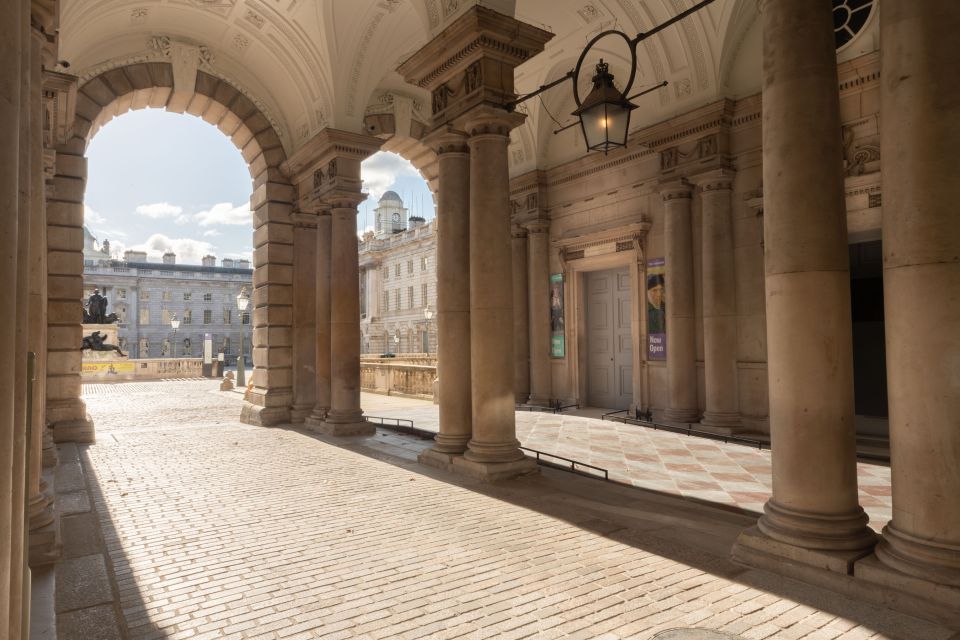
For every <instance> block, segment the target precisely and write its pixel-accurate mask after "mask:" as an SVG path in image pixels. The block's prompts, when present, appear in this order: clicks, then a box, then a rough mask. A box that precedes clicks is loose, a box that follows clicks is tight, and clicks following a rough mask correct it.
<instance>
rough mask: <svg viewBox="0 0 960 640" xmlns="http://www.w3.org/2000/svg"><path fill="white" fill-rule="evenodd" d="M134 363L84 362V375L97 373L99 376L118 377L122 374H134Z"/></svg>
mask: <svg viewBox="0 0 960 640" xmlns="http://www.w3.org/2000/svg"><path fill="white" fill-rule="evenodd" d="M133 371H134V368H133V363H132V362H84V363H83V368H82V372H83V373H95V374H98V375H118V374H121V373H133Z"/></svg>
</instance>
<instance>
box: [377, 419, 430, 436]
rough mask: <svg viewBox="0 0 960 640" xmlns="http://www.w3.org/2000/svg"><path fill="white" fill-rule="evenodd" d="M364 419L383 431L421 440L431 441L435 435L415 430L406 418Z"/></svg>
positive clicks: (424, 430)
mask: <svg viewBox="0 0 960 640" xmlns="http://www.w3.org/2000/svg"><path fill="white" fill-rule="evenodd" d="M364 418H365V419H366V421H367V422H373V423H375V424H378V425H380V426H381V427H384V428H385V429H391V430H393V431H398V432H400V433H406V434H408V435H411V436H417V437H418V438H422V439H424V440H433V438H434V436H436V435H437V434H436V433H434V432H433V431H427V430H426V429H418V428H416V427H415V426H413V420H408V419H406V418H385V417H383V416H364Z"/></svg>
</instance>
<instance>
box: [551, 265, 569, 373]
mask: <svg viewBox="0 0 960 640" xmlns="http://www.w3.org/2000/svg"><path fill="white" fill-rule="evenodd" d="M566 353H567V349H566V341H565V338H564V332H563V274H562V273H555V274H553V275H551V276H550V357H552V358H563V357H564V356H565V355H566Z"/></svg>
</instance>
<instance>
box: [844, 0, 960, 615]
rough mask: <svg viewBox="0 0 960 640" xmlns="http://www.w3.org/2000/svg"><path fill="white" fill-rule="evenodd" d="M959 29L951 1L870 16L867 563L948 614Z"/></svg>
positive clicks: (958, 355) (902, 1)
mask: <svg viewBox="0 0 960 640" xmlns="http://www.w3.org/2000/svg"><path fill="white" fill-rule="evenodd" d="M958 24H960V6H958V5H957V4H956V3H954V2H949V1H948V0H935V1H931V2H909V1H906V0H886V1H885V2H884V4H883V11H882V12H881V14H880V34H881V38H882V39H883V40H882V41H883V50H882V52H881V53H882V56H883V58H882V66H881V73H882V76H881V79H880V86H881V103H880V105H881V112H882V113H883V114H884V116H883V126H882V128H881V131H880V143H881V156H882V158H883V164H882V167H881V171H882V185H883V266H884V271H883V293H884V312H885V314H884V315H885V320H886V336H887V338H886V339H887V380H888V389H889V392H890V397H889V409H890V466H891V473H892V481H893V519H892V520H891V521H890V523H889V524H888V525H887V526H886V527H885V528H884V529H883V537H882V539H881V541H880V544H879V546H878V547H877V556H878V557H879V558H880V560H881V561H882V562H883V563H884V564H885V565H887V566H889V567H892V568H893V569H895V570H896V571H898V572H902V573H904V574H908V575H909V576H914V577H917V578H921V579H923V580H925V581H930V582H934V583H939V584H940V585H950V586H951V587H954V589H953V590H952V592H953V596H952V598H953V600H952V604H953V607H954V608H953V611H954V613H955V614H956V612H957V611H958V609H957V608H956V607H958V606H960V604H958V603H960V590H957V589H956V588H957V587H960V468H958V459H957V458H958V454H960V423H958V416H960V369H958V363H960V252H958V248H960V224H958V222H957V211H956V205H957V202H958V201H960V181H958V180H957V175H956V149H957V147H958V145H960V131H958V130H957V121H958V118H960V89H958V87H957V85H956V83H953V82H949V81H946V76H945V73H946V74H947V75H949V73H948V72H947V69H949V68H950V66H951V64H952V63H954V62H955V61H956V51H957V46H956V43H955V40H956V33H955V30H956V26H957V25H958ZM857 571H858V573H859V571H860V567H859V565H858V566H857ZM898 582H899V583H900V586H901V587H905V588H906V589H907V590H909V591H913V592H914V593H916V595H918V596H920V597H921V598H927V597H933V596H934V590H933V589H930V588H929V587H928V586H925V587H924V588H922V590H917V589H915V588H914V587H912V586H910V582H911V581H908V580H898ZM912 582H916V581H912ZM939 591H941V592H945V591H946V590H945V589H942V588H941V589H939ZM945 595H946V594H945V593H942V595H941V596H940V598H941V599H942V598H944V597H945Z"/></svg>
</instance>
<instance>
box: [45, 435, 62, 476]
mask: <svg viewBox="0 0 960 640" xmlns="http://www.w3.org/2000/svg"><path fill="white" fill-rule="evenodd" d="M42 455H43V457H42V460H43V467H44V468H45V469H49V468H53V467H56V466H57V462H59V460H58V458H57V445H55V444H54V443H53V430H52V429H50V427H44V428H43V451H42Z"/></svg>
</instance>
